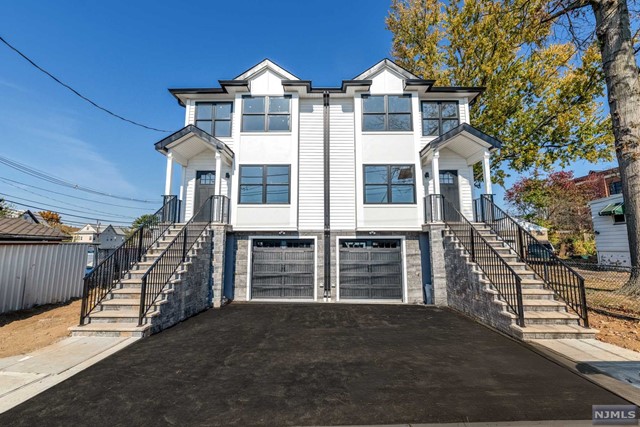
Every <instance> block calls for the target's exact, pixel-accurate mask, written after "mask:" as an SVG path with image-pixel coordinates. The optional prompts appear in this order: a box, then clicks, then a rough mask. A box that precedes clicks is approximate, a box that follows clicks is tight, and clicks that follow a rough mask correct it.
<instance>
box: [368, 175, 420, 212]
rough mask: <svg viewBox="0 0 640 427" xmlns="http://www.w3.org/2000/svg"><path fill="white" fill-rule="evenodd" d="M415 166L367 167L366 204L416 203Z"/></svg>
mask: <svg viewBox="0 0 640 427" xmlns="http://www.w3.org/2000/svg"><path fill="white" fill-rule="evenodd" d="M415 190H416V180H415V174H414V169H413V165H365V166H364V202H365V203H366V204H385V203H393V204H412V203H415V202H416V197H415V194H416V191H415Z"/></svg>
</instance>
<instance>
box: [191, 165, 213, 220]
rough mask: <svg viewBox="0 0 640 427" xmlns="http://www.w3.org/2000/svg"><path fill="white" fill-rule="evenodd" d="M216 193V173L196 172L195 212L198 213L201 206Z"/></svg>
mask: <svg viewBox="0 0 640 427" xmlns="http://www.w3.org/2000/svg"><path fill="white" fill-rule="evenodd" d="M215 191H216V171H196V189H195V196H194V206H193V212H194V213H195V212H197V211H198V209H200V206H202V204H203V203H204V202H205V201H206V200H207V199H208V198H209V197H210V196H213V195H214V194H215Z"/></svg>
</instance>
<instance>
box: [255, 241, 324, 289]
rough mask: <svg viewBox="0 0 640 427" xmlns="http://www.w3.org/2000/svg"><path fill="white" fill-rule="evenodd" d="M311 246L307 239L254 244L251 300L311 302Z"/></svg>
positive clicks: (311, 242)
mask: <svg viewBox="0 0 640 427" xmlns="http://www.w3.org/2000/svg"><path fill="white" fill-rule="evenodd" d="M314 254H315V252H314V247H313V240H310V239H289V240H280V239H264V240H254V241H253V254H252V257H251V259H252V262H251V267H252V268H251V298H252V299H313V285H314V284H313V282H314V268H315V263H314Z"/></svg>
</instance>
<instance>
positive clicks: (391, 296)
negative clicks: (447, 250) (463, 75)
mask: <svg viewBox="0 0 640 427" xmlns="http://www.w3.org/2000/svg"><path fill="white" fill-rule="evenodd" d="M170 91H171V93H172V94H173V95H174V96H175V97H176V98H177V99H178V101H179V103H180V105H183V106H184V107H185V126H186V127H185V128H184V129H182V130H180V131H179V132H177V133H175V134H174V135H171V136H170V137H168V138H166V139H164V140H162V141H160V142H158V143H157V144H156V149H157V150H158V151H160V152H161V153H163V154H164V155H166V157H167V173H166V177H167V178H166V187H165V193H166V194H176V193H177V194H179V198H180V199H181V200H182V201H183V203H182V214H183V219H184V220H188V219H189V218H190V217H191V215H192V214H193V212H194V210H197V209H198V208H199V204H200V203H201V202H202V201H204V200H206V199H207V197H208V196H209V195H212V194H223V195H226V196H228V197H229V199H230V201H231V202H230V203H231V212H230V224H231V227H232V233H230V234H228V237H227V239H228V240H231V241H232V242H234V243H233V244H232V245H231V244H229V245H228V247H229V248H232V251H233V252H234V253H229V251H228V252H227V254H226V256H227V257H229V256H233V257H234V258H235V259H234V264H235V271H234V272H233V274H227V275H226V277H225V281H226V291H227V292H228V293H230V295H227V296H228V297H230V298H234V299H236V300H254V299H277V300H280V299H283V300H287V299H303V300H319V299H328V300H331V301H342V300H393V301H402V302H405V303H422V302H423V301H425V298H426V300H432V295H426V297H425V295H424V285H425V284H428V283H430V279H429V278H428V277H423V275H424V274H426V272H423V263H424V262H427V261H424V260H423V258H425V257H426V256H428V255H427V254H426V253H425V252H424V251H421V249H420V235H421V233H422V231H423V225H424V223H425V216H424V215H425V209H424V198H425V195H427V194H432V193H442V194H444V195H445V196H446V197H447V198H450V199H451V200H453V201H454V202H455V205H456V206H457V207H459V208H460V209H461V211H462V212H463V213H464V214H465V215H467V216H468V217H469V218H471V217H472V186H473V165H474V164H475V163H478V162H481V163H482V165H483V167H484V168H485V174H484V176H485V191H486V193H488V194H490V193H491V181H490V178H489V159H490V156H491V151H492V150H493V149H495V148H496V147H498V146H499V143H498V142H497V141H495V140H494V139H493V138H491V137H489V136H487V135H484V134H483V133H481V132H479V131H478V130H476V129H474V128H473V127H471V126H470V125H469V104H470V103H471V102H473V101H474V99H475V98H476V96H478V95H479V94H480V93H481V92H482V88H460V87H436V86H434V81H432V80H423V79H420V78H418V77H417V76H415V75H413V74H412V73H410V72H408V71H406V70H404V69H403V68H401V67H400V66H398V65H396V64H395V63H393V62H392V61H390V60H388V59H385V60H382V61H380V62H379V63H377V64H376V65H374V66H373V67H371V68H370V69H368V70H365V71H364V72H362V73H361V74H359V75H358V76H356V77H355V78H353V79H351V80H344V81H343V82H342V84H341V86H340V87H334V88H316V87H314V86H313V84H312V83H311V82H310V81H308V80H301V79H300V78H298V77H296V76H295V75H293V74H291V73H290V72H288V71H287V70H285V69H283V68H282V67H280V66H278V65H277V64H275V63H273V62H272V61H270V60H264V61H262V62H260V63H259V64H257V65H256V66H254V67H252V68H250V69H249V70H247V71H245V72H243V73H242V74H240V75H238V76H237V77H236V78H234V79H233V80H221V81H220V87H214V88H196V89H170ZM442 135H446V137H445V138H443V137H442ZM176 164H177V165H179V166H180V168H181V179H180V182H177V183H175V182H173V180H172V177H173V176H174V168H175V165H176ZM434 177H435V178H437V179H434ZM176 186H177V187H179V188H176ZM283 261H286V263H285V264H282V262H283ZM278 262H279V263H280V264H277V263H278ZM274 263H276V264H274ZM275 269H279V271H277V272H276V271H275ZM425 271H426V270H425ZM427 292H430V291H429V289H428V288H427Z"/></svg>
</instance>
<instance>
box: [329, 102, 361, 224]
mask: <svg viewBox="0 0 640 427" xmlns="http://www.w3.org/2000/svg"><path fill="white" fill-rule="evenodd" d="M329 115H330V120H331V130H330V138H329V139H330V153H331V155H330V157H331V174H330V186H331V200H330V203H331V228H332V229H333V230H355V228H356V191H355V180H356V173H355V169H356V163H355V147H354V132H355V131H354V111H353V99H332V100H331V107H330V112H329Z"/></svg>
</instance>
